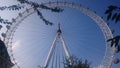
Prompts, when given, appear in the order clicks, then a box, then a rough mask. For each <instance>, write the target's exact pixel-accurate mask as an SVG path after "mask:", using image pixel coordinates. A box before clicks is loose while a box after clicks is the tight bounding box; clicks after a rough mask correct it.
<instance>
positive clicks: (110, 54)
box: [5, 1, 115, 68]
mask: <svg viewBox="0 0 120 68" xmlns="http://www.w3.org/2000/svg"><path fill="white" fill-rule="evenodd" d="M43 5H46V6H49V7H69V8H72V9H76V10H78V11H80V12H82V13H83V14H85V15H87V16H88V17H90V18H91V19H92V20H94V21H95V23H96V24H97V25H98V26H99V28H100V29H101V31H102V32H103V34H104V37H105V41H107V40H108V39H110V38H113V35H112V32H111V30H110V28H109V27H108V25H107V24H106V22H105V21H104V20H103V19H102V17H100V16H99V15H97V14H96V12H93V11H91V10H90V9H88V8H85V7H83V6H82V5H75V4H74V3H67V2H58V1H57V2H48V3H44V4H43ZM38 9H39V10H42V9H41V8H38ZM34 12H36V11H35V10H34V8H30V9H26V11H24V12H23V13H19V15H18V16H17V17H16V18H15V19H13V23H12V25H11V27H10V29H9V30H7V32H6V37H5V44H6V45H7V47H8V48H10V49H12V39H13V36H14V32H15V31H16V29H17V27H18V26H19V24H21V23H22V21H23V20H24V19H25V18H26V17H28V16H29V15H31V14H32V13H34ZM60 36H61V35H60ZM61 37H62V36H61ZM114 54H115V52H114V47H113V48H111V47H110V42H106V51H105V55H104V58H103V60H102V62H101V64H100V65H99V66H98V67H97V68H110V67H111V65H112V61H113V58H114ZM67 55H69V54H67ZM11 56H12V59H13V61H14V63H15V64H16V65H17V62H16V60H15V58H14V56H13V53H11ZM48 61H49V58H48ZM46 64H47V63H46ZM17 66H18V65H17ZM18 68H20V67H19V66H18Z"/></svg>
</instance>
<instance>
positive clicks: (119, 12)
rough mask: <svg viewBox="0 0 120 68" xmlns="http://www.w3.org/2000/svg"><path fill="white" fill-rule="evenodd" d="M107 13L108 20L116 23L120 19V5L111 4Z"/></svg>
mask: <svg viewBox="0 0 120 68" xmlns="http://www.w3.org/2000/svg"><path fill="white" fill-rule="evenodd" d="M105 14H106V15H107V20H110V19H111V20H113V21H115V22H116V23H117V22H119V21H120V7H117V6H113V5H110V6H109V7H108V9H107V10H106V11H105Z"/></svg>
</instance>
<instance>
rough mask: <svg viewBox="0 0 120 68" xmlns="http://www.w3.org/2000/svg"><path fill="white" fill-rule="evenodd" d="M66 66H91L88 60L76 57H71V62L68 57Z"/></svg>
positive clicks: (79, 67) (73, 67)
mask: <svg viewBox="0 0 120 68" xmlns="http://www.w3.org/2000/svg"><path fill="white" fill-rule="evenodd" d="M64 68H90V63H89V62H88V60H84V61H83V60H81V59H78V58H76V57H73V56H72V57H71V63H70V61H69V60H68V59H66V60H65V62H64Z"/></svg>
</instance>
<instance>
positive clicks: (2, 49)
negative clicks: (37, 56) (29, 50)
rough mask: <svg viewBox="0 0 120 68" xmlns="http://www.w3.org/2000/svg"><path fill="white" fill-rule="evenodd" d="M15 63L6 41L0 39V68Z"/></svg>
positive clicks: (8, 66)
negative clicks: (11, 58) (12, 60)
mask: <svg viewBox="0 0 120 68" xmlns="http://www.w3.org/2000/svg"><path fill="white" fill-rule="evenodd" d="M13 65H14V64H13V63H12V62H11V60H10V56H9V54H8V51H7V48H6V46H5V44H4V42H3V41H2V40H0V68H12V66H13Z"/></svg>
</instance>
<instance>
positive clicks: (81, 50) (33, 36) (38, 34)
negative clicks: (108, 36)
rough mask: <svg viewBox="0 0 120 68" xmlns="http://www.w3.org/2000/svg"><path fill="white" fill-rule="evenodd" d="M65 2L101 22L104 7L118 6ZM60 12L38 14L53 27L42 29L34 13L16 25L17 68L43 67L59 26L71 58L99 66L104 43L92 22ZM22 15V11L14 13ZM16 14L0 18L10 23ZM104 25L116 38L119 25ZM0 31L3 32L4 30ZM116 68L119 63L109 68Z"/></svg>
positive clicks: (87, 1) (74, 12)
mask: <svg viewBox="0 0 120 68" xmlns="http://www.w3.org/2000/svg"><path fill="white" fill-rule="evenodd" d="M32 1H33V0H32ZM35 1H36V2H39V3H41V2H43V3H44V2H49V1H50V0H41V1H37V0H35ZM51 1H53V0H51ZM54 1H56V0H54ZM59 1H64V0H59ZM66 1H67V2H75V3H76V4H82V5H83V6H84V7H89V8H90V9H91V10H92V11H96V12H97V14H98V15H99V16H103V19H104V20H105V21H106V16H105V14H104V12H105V9H107V6H109V5H111V4H112V5H117V6H120V5H119V3H120V1H105V0H101V1H100V0H99V1H98V0H92V1H91V0H66ZM1 2H3V3H0V6H2V5H11V4H16V3H17V2H16V1H15V0H11V1H10V3H8V1H7V0H1ZM64 9H65V10H64V12H62V13H53V12H50V11H46V10H42V11H41V12H42V13H43V15H44V16H45V18H46V19H48V20H49V21H51V22H53V23H54V25H53V26H47V25H45V24H44V23H43V21H42V20H40V19H39V17H38V16H37V14H36V13H34V14H32V15H30V16H29V17H27V18H26V19H25V20H24V21H23V22H22V24H20V25H19V27H18V28H17V30H16V32H15V34H14V39H13V53H14V56H15V59H16V60H17V62H18V64H19V65H20V66H21V68H37V66H38V65H41V66H42V65H43V64H44V60H45V59H46V56H47V54H48V51H49V49H50V46H51V44H52V42H53V40H54V37H55V34H56V31H57V24H58V23H61V28H62V32H63V36H64V38H65V41H66V44H67V47H68V49H69V51H70V53H71V54H72V55H75V56H76V57H78V58H80V59H88V61H90V62H91V63H92V64H91V66H97V65H98V64H100V63H101V60H102V59H103V56H104V52H105V40H104V36H103V34H102V32H101V30H100V28H99V27H98V26H97V25H96V23H95V22H94V21H93V20H92V19H90V18H89V17H87V16H86V15H84V14H82V13H81V12H79V11H77V10H73V9H71V8H64ZM23 11H24V9H23V10H21V11H17V12H23ZM8 12H9V13H8ZM17 12H14V11H4V12H3V11H0V16H1V17H3V18H5V19H9V20H11V18H15V17H16V16H17V15H18V14H17ZM106 22H110V23H111V24H110V25H111V26H110V28H111V29H116V32H115V35H119V34H120V30H119V29H120V23H118V24H113V23H114V22H113V21H106ZM2 30H3V31H5V29H4V28H3V29H2ZM59 45H60V44H59V43H58V47H59V48H60V50H62V48H61V47H60V46H59ZM61 52H62V51H61ZM60 54H62V53H60ZM116 57H118V58H119V57H120V55H119V54H117V56H116ZM93 58H94V59H93ZM23 59H24V60H23ZM96 61H97V62H96ZM119 67H120V63H119V64H117V65H115V64H113V66H112V68H119ZM14 68H15V67H14Z"/></svg>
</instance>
